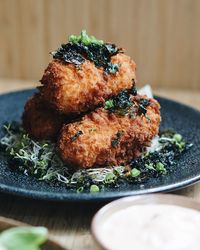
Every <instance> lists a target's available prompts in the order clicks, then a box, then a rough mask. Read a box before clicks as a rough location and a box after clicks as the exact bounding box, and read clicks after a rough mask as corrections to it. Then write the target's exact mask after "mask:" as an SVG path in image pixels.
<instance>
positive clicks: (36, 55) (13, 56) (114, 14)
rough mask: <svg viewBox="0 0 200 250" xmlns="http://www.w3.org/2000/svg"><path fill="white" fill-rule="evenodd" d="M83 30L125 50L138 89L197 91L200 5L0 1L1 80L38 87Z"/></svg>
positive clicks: (185, 1)
mask: <svg viewBox="0 0 200 250" xmlns="http://www.w3.org/2000/svg"><path fill="white" fill-rule="evenodd" d="M82 29H86V30H87V32H88V33H89V34H92V35H94V36H96V37H97V38H100V39H103V40H104V41H109V42H114V43H116V44H117V45H118V46H120V47H123V48H125V49H126V51H127V53H128V54H129V55H130V56H131V57H132V58H133V59H134V60H135V62H136V63H137V78H138V82H139V84H140V85H143V84H146V83H149V84H151V85H152V86H153V87H154V88H158V87H159V88H162V87H165V88H181V89H186V90H187V89H190V90H197V89H200V1H199V0H56V1H55V0H0V31H1V32H0V51H1V54H0V78H1V79H4V82H6V81H7V80H8V79H21V80H23V81H22V82H23V84H24V86H28V83H29V82H30V81H31V83H32V84H33V82H34V84H38V81H39V80H40V79H41V77H42V74H43V71H44V69H45V67H46V66H47V64H48V62H49V61H50V60H51V56H50V55H49V52H50V51H53V50H55V49H57V48H58V47H59V46H60V44H61V43H64V42H66V41H67V39H68V36H69V35H70V34H79V33H80V31H81V30H82ZM6 79H7V80H6ZM0 84H2V81H1V82H0Z"/></svg>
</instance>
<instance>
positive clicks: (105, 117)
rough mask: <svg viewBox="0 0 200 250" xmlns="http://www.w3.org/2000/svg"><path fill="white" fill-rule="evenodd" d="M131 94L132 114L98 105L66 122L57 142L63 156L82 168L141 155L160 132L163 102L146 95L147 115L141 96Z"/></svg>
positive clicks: (67, 161) (127, 159)
mask: <svg viewBox="0 0 200 250" xmlns="http://www.w3.org/2000/svg"><path fill="white" fill-rule="evenodd" d="M131 98H132V101H133V103H134V104H133V105H132V107H131V108H130V110H129V111H131V112H129V114H128V115H124V116H122V115H119V114H116V113H113V112H110V111H108V110H106V109H105V108H98V109H97V110H96V111H94V112H92V113H90V114H88V115H86V116H84V117H83V119H82V120H81V121H79V122H75V123H71V124H68V125H64V126H63V128H62V130H61V135H60V138H59V140H58V146H57V147H58V152H59V154H60V156H61V158H62V160H63V161H64V162H66V163H68V164H71V165H73V166H76V167H79V168H91V167H94V166H102V167H105V166H111V165H119V164H127V163H128V162H129V161H130V160H132V159H134V158H137V157H139V156H140V155H141V152H142V150H144V149H145V148H146V147H147V146H149V144H150V142H151V140H152V139H153V137H154V136H155V135H156V134H157V133H158V130H159V124H160V120H161V117H160V105H159V103H158V102H157V101H156V100H154V99H147V98H146V97H143V100H146V101H148V102H149V106H148V107H147V108H146V114H145V115H144V114H139V112H138V111H139V109H138V106H137V103H138V101H139V100H140V99H141V97H139V96H134V97H131ZM143 108H144V107H143ZM136 110H137V112H136ZM135 112H136V113H135ZM134 114H136V115H134Z"/></svg>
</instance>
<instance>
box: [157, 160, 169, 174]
mask: <svg viewBox="0 0 200 250" xmlns="http://www.w3.org/2000/svg"><path fill="white" fill-rule="evenodd" d="M156 170H157V171H158V172H162V173H166V172H167V170H166V168H165V165H164V164H163V163H162V162H158V163H156Z"/></svg>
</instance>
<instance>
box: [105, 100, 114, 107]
mask: <svg viewBox="0 0 200 250" xmlns="http://www.w3.org/2000/svg"><path fill="white" fill-rule="evenodd" d="M113 107H114V103H113V100H112V99H110V100H108V101H106V102H105V106H104V108H105V109H111V108H113Z"/></svg>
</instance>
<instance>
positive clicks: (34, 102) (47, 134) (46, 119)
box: [22, 94, 66, 140]
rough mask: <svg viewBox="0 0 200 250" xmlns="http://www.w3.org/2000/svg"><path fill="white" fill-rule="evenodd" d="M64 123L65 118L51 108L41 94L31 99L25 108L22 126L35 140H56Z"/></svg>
mask: <svg viewBox="0 0 200 250" xmlns="http://www.w3.org/2000/svg"><path fill="white" fill-rule="evenodd" d="M64 122H66V119H65V117H64V116H63V115H60V114H58V112H56V111H54V110H52V109H51V108H49V107H48V105H47V104H46V103H45V102H44V101H43V100H42V99H41V96H40V95H39V94H35V95H34V96H32V97H31V98H29V100H28V101H27V103H26V105H25V107H24V113H23V115H22V124H23V127H24V129H25V130H26V131H27V133H28V134H29V135H30V136H31V137H32V138H34V139H37V140H43V139H50V140H54V139H56V137H57V136H58V133H59V131H60V129H61V127H62V125H63V123H64Z"/></svg>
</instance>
